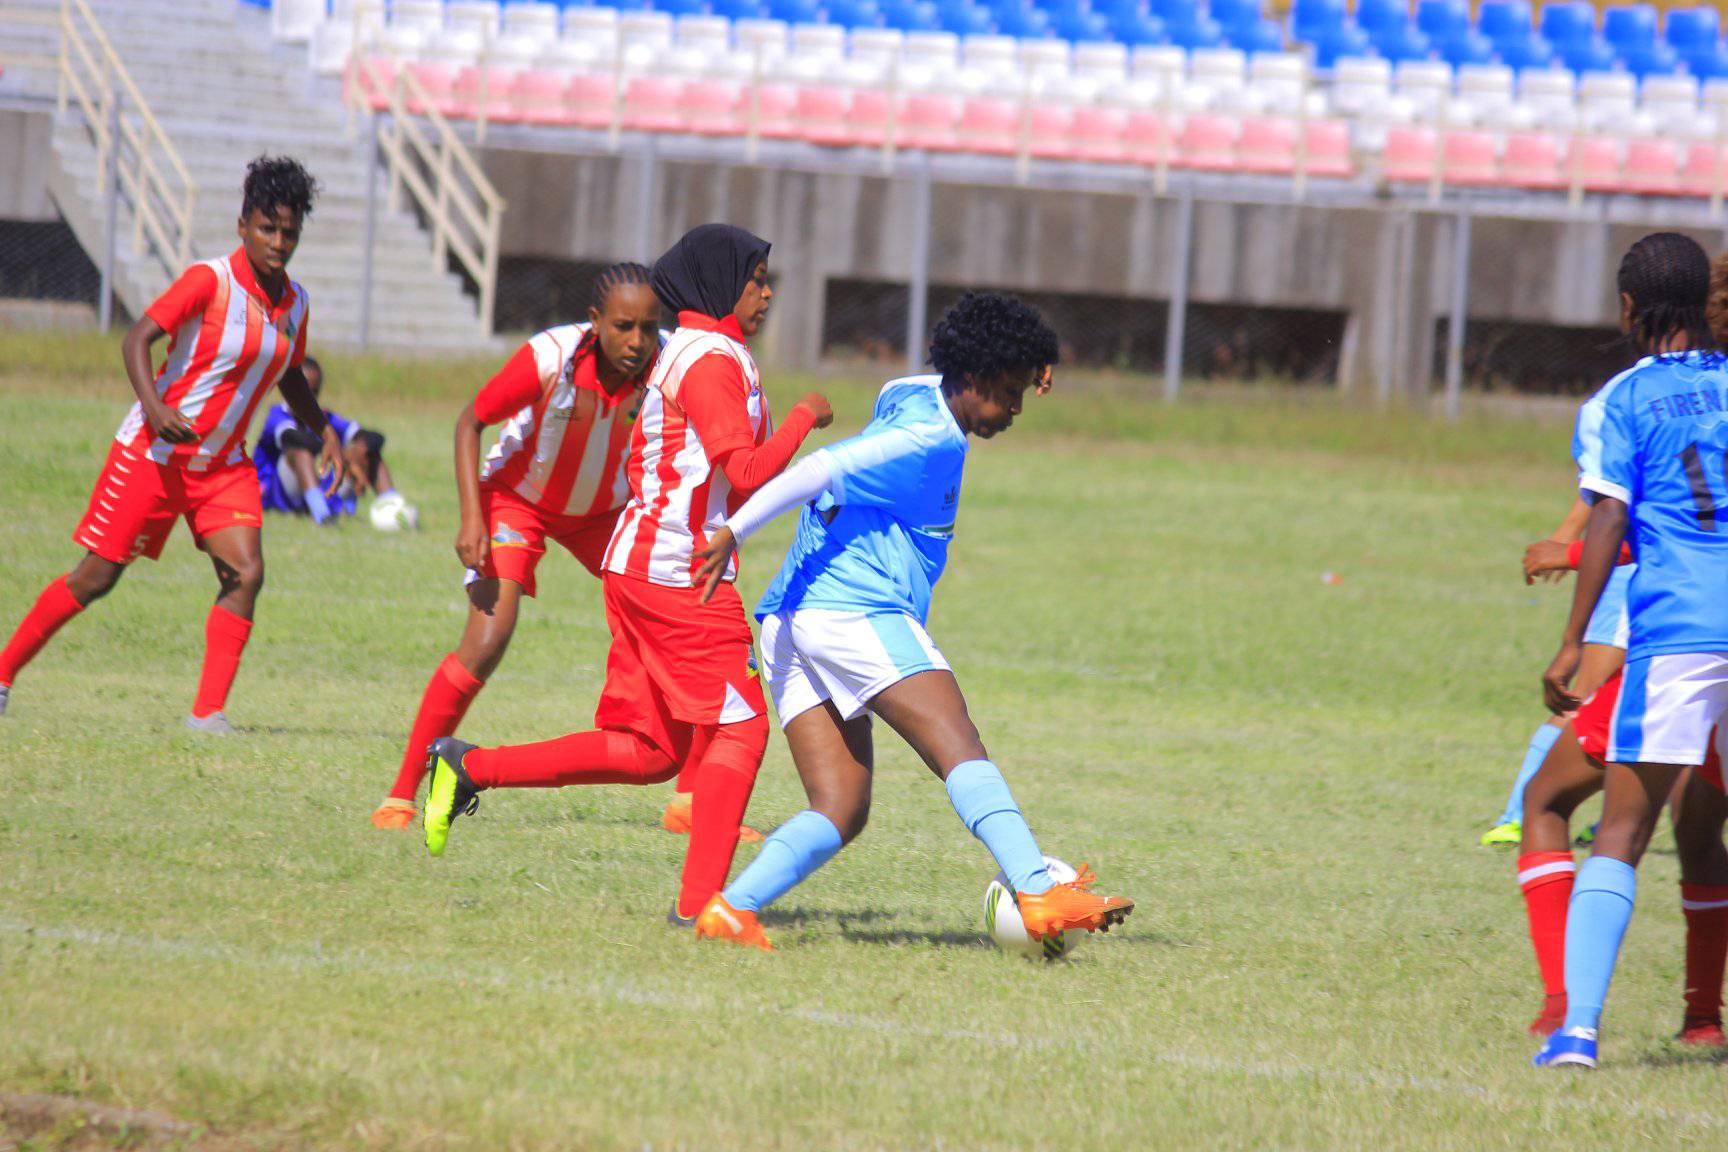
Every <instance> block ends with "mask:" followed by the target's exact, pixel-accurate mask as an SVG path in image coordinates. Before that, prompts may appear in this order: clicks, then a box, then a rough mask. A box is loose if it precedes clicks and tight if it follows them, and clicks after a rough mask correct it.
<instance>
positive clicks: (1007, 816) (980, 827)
mask: <svg viewBox="0 0 1728 1152" xmlns="http://www.w3.org/2000/svg"><path fill="white" fill-rule="evenodd" d="M948 799H949V800H951V801H952V802H953V804H954V811H956V812H958V813H959V814H960V819H961V820H962V821H964V822H965V824H966V827H967V828H969V829H971V831H972V835H974V836H976V837H978V839H980V840H982V841H984V847H986V848H988V849H990V855H992V856H994V857H996V863H997V864H998V865H999V866H1000V867H1001V869H1002V871H1003V872H1004V873H1005V874H1006V875H1007V877H1008V883H1009V884H1011V885H1013V886H1014V890H1015V891H1016V892H1026V893H1029V894H1031V895H1034V896H1036V895H1037V894H1038V893H1040V892H1048V891H1050V889H1051V888H1052V887H1053V886H1054V882H1053V881H1052V880H1051V879H1050V874H1049V873H1048V872H1046V871H1044V854H1043V853H1042V852H1040V851H1038V841H1036V840H1034V839H1033V838H1032V829H1030V828H1028V827H1027V826H1026V818H1025V817H1024V816H1022V815H1020V806H1019V805H1018V804H1016V803H1014V794H1013V793H1011V792H1009V791H1008V781H1006V780H1004V779H1002V773H1001V771H1000V770H999V769H997V767H996V765H994V764H992V763H990V761H988V760H968V761H966V762H965V763H964V764H959V765H956V766H955V768H954V771H952V772H950V773H948Z"/></svg>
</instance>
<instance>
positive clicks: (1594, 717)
mask: <svg viewBox="0 0 1728 1152" xmlns="http://www.w3.org/2000/svg"><path fill="white" fill-rule="evenodd" d="M1619 702H1620V673H1618V672H1616V673H1614V677H1613V679H1611V680H1609V681H1608V682H1607V683H1606V684H1603V685H1602V687H1600V688H1598V689H1596V693H1595V695H1593V696H1591V697H1590V699H1588V700H1586V701H1584V703H1583V704H1582V705H1581V706H1580V707H1579V709H1578V711H1577V712H1576V713H1574V714H1573V716H1572V731H1573V732H1574V733H1576V734H1577V736H1578V745H1579V747H1581V748H1583V749H1584V754H1585V755H1586V756H1589V757H1590V758H1591V759H1592V760H1596V761H1598V762H1601V761H1605V760H1606V759H1607V758H1608V727H1609V725H1610V724H1612V723H1613V722H1614V707H1615V705H1616V704H1618V703H1619ZM1721 737H1722V733H1721V731H1720V730H1718V731H1716V732H1712V733H1711V734H1710V750H1709V751H1708V752H1706V753H1704V764H1703V766H1702V767H1701V768H1699V770H1698V774H1699V775H1700V776H1702V777H1703V778H1704V780H1705V782H1706V783H1708V784H1710V785H1711V786H1712V787H1714V788H1715V789H1716V790H1717V791H1718V792H1721V791H1723V790H1724V789H1723V783H1722V752H1721V749H1720V741H1721Z"/></svg>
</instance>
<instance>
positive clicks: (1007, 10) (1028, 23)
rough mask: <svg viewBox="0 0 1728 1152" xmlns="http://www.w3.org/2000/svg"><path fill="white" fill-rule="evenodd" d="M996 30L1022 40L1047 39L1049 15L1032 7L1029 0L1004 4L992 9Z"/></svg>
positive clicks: (1049, 32)
mask: <svg viewBox="0 0 1728 1152" xmlns="http://www.w3.org/2000/svg"><path fill="white" fill-rule="evenodd" d="M993 11H994V13H995V16H996V31H998V32H1000V33H1001V34H1002V35H1004V36H1018V37H1019V38H1020V39H1022V40H1048V39H1049V38H1050V35H1051V29H1050V17H1048V16H1046V15H1045V14H1044V13H1043V12H1042V11H1041V10H1039V9H1037V8H1034V7H1033V6H1032V4H1031V0H1025V2H1024V3H1013V4H1005V5H1002V6H1000V7H998V8H995V9H994V10H993Z"/></svg>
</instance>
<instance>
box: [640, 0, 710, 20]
mask: <svg viewBox="0 0 1728 1152" xmlns="http://www.w3.org/2000/svg"><path fill="white" fill-rule="evenodd" d="M652 3H653V8H654V10H655V11H656V12H670V13H672V15H674V16H706V15H708V11H709V9H708V0H652Z"/></svg>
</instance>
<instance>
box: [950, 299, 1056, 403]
mask: <svg viewBox="0 0 1728 1152" xmlns="http://www.w3.org/2000/svg"><path fill="white" fill-rule="evenodd" d="M1061 357H1062V352H1061V349H1060V347H1059V346H1058V342H1057V340H1056V333H1055V332H1053V331H1051V329H1050V326H1049V325H1048V324H1046V323H1044V318H1043V317H1042V316H1040V315H1038V311H1037V309H1035V308H1033V307H1032V306H1031V305H1030V304H1027V303H1026V302H1025V301H1024V300H1021V299H1020V298H1019V297H1018V296H1009V295H1007V294H1005V293H1001V292H968V293H966V294H965V295H964V296H962V297H960V299H959V300H957V301H955V302H954V306H953V307H952V308H950V309H948V311H947V312H945V313H944V314H943V316H942V319H940V320H938V321H937V322H936V332H935V334H934V335H932V336H931V337H930V363H931V365H933V366H934V367H935V369H936V371H938V372H940V373H942V385H943V387H944V388H945V389H949V390H955V389H960V388H964V387H965V386H966V378H967V377H971V379H972V380H973V381H974V382H976V383H980V384H988V383H991V382H994V381H997V380H1000V379H1001V378H1002V377H1004V376H1007V375H1011V374H1012V375H1019V374H1023V373H1026V372H1030V371H1033V370H1035V369H1039V368H1045V367H1048V366H1051V365H1054V364H1056V363H1057V362H1058V361H1059V360H1060V359H1061Z"/></svg>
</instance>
